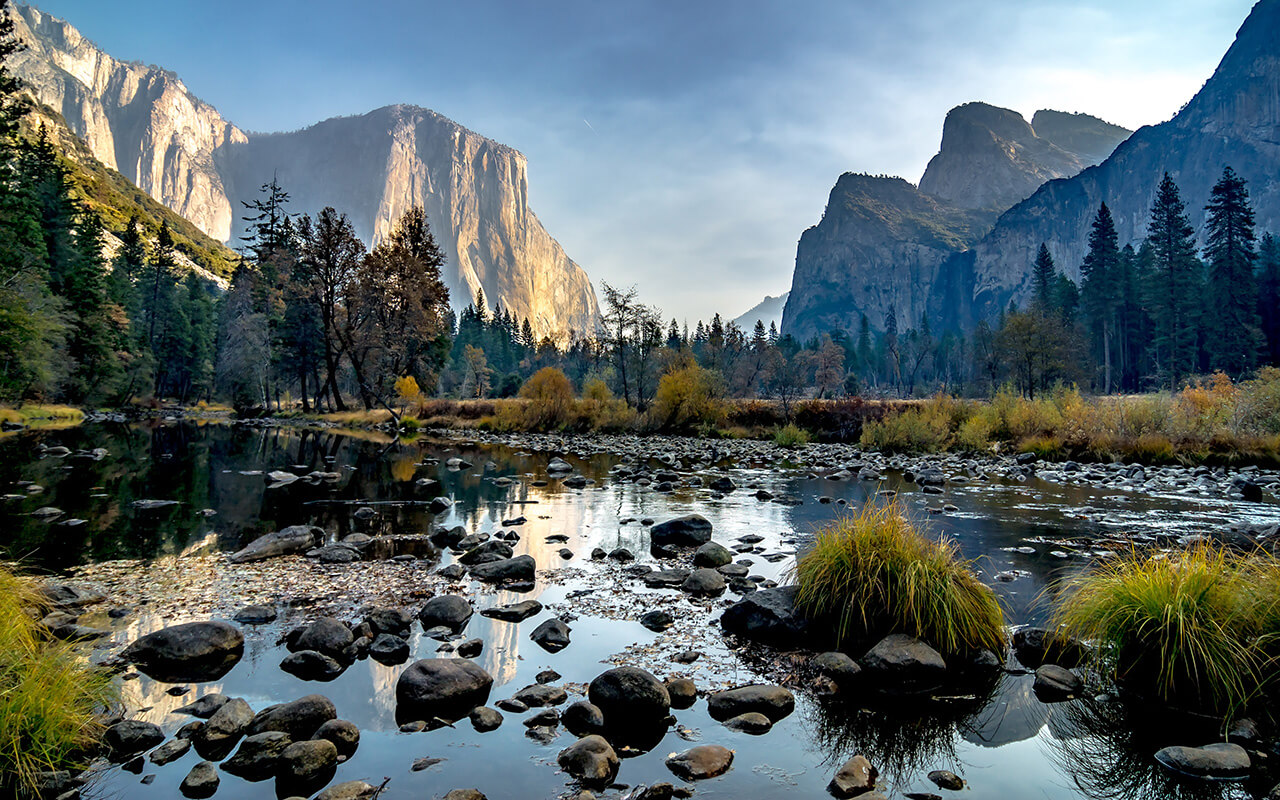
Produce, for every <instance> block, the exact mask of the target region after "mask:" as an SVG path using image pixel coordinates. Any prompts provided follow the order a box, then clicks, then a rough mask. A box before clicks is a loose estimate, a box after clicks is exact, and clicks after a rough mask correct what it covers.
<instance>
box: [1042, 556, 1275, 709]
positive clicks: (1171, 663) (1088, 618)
mask: <svg viewBox="0 0 1280 800" xmlns="http://www.w3.org/2000/svg"><path fill="white" fill-rule="evenodd" d="M1062 588H1063V590H1064V591H1063V593H1062V602H1061V604H1060V606H1059V609H1058V611H1057V622H1058V623H1059V624H1061V625H1062V627H1063V628H1064V629H1065V631H1066V632H1067V633H1069V634H1070V635H1072V636H1076V637H1078V638H1082V639H1086V640H1090V641H1092V642H1094V643H1095V644H1096V645H1098V646H1097V647H1096V648H1095V650H1096V653H1097V658H1098V660H1099V662H1100V663H1099V666H1100V667H1101V668H1102V669H1103V670H1104V672H1105V673H1106V674H1110V675H1111V676H1112V677H1114V678H1115V679H1117V680H1118V681H1120V682H1121V683H1123V684H1124V685H1126V686H1128V687H1130V688H1132V689H1135V690H1137V691H1138V692H1139V693H1144V692H1148V691H1154V692H1155V694H1156V696H1157V697H1159V698H1160V699H1161V700H1163V701H1165V702H1168V703H1173V702H1177V703H1179V704H1181V705H1184V706H1190V707H1195V708H1201V709H1205V710H1211V711H1215V712H1219V713H1231V712H1234V711H1237V710H1239V709H1241V708H1243V707H1244V706H1245V705H1246V704H1247V703H1248V702H1249V700H1250V699H1251V698H1253V697H1254V696H1256V695H1257V693H1258V692H1259V691H1261V690H1263V689H1265V688H1266V685H1267V683H1268V682H1269V681H1271V680H1273V679H1274V677H1275V676H1274V672H1275V670H1274V665H1275V661H1274V659H1273V658H1272V657H1271V656H1269V655H1268V651H1269V650H1271V649H1272V648H1273V647H1274V644H1275V641H1276V637H1277V635H1278V634H1280V611H1278V609H1277V602H1278V601H1277V594H1276V591H1277V589H1280V562H1277V560H1276V559H1275V558H1274V557H1272V556H1270V555H1266V554H1263V553H1256V554H1250V555H1247V556H1246V555H1240V554H1238V553H1234V552H1229V551H1227V550H1225V549H1223V548H1221V547H1217V546H1214V545H1209V544H1203V543H1202V544H1197V545H1195V546H1193V547H1192V548H1190V549H1188V550H1186V551H1183V552H1179V553H1154V554H1145V555H1144V554H1139V553H1136V552H1134V553H1130V554H1128V555H1126V556H1124V557H1120V558H1113V559H1109V560H1107V561H1105V562H1103V563H1100V564H1098V565H1096V566H1095V567H1093V568H1092V569H1091V570H1088V571H1086V572H1084V573H1081V574H1079V575H1077V576H1074V577H1072V578H1070V579H1068V580H1067V581H1065V582H1064V584H1063V585H1062Z"/></svg>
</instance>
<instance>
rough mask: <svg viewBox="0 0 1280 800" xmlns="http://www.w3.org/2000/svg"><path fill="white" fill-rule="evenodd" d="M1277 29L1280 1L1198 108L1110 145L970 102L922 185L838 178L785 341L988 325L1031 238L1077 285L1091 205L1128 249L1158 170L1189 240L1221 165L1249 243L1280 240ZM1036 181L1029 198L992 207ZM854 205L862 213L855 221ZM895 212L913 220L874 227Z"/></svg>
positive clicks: (802, 263) (1104, 132) (805, 255)
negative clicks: (1243, 211) (1253, 222)
mask: <svg viewBox="0 0 1280 800" xmlns="http://www.w3.org/2000/svg"><path fill="white" fill-rule="evenodd" d="M1278 30H1280V0H1260V2H1258V3H1257V4H1256V5H1255V6H1254V7H1253V10H1252V11H1251V12H1250V14H1249V17H1248V18H1247V19H1246V20H1245V22H1244V24H1243V25H1242V26H1241V27H1240V30H1239V32H1238V33H1237V35H1236V40H1235V42H1234V43H1233V44H1232V45H1231V47H1230V49H1229V50H1228V51H1227V53H1226V55H1225V56H1224V57H1223V59H1222V61H1221V63H1220V64H1219V65H1218V68H1217V69H1216V70H1215V71H1214V73H1213V75H1212V77H1210V78H1209V80H1208V81H1207V82H1206V83H1205V85H1204V86H1203V88H1201V90H1200V91H1199V92H1198V93H1197V94H1196V95H1195V97H1193V98H1192V99H1191V101H1190V102H1188V103H1187V104H1186V105H1185V106H1184V107H1183V108H1182V109H1181V110H1180V111H1179V112H1178V113H1177V114H1176V115H1175V116H1174V117H1173V118H1172V119H1170V120H1169V121H1167V122H1164V123H1161V124H1159V125H1153V126H1148V127H1144V128H1142V129H1140V130H1138V131H1137V132H1135V133H1133V134H1132V135H1131V136H1129V137H1128V138H1127V139H1124V140H1123V142H1121V143H1119V144H1118V145H1116V144H1115V142H1116V141H1117V139H1118V138H1119V137H1121V136H1122V135H1123V129H1118V128H1116V127H1115V126H1112V125H1109V124H1107V123H1104V122H1102V121H1101V120H1097V119H1096V118H1093V117H1088V116H1086V115H1072V114H1062V113H1059V112H1047V111H1041V112H1038V113H1036V115H1035V116H1034V117H1033V119H1032V121H1031V123H1030V124H1029V125H1028V124H1027V123H1025V121H1023V120H1021V118H1020V117H1017V115H1012V116H1010V115H1011V114H1012V112H1002V111H1001V110H1000V109H993V108H992V107H990V106H983V105H981V104H969V105H967V106H961V107H959V108H957V109H955V110H953V111H952V112H951V114H949V115H948V119H947V125H946V126H945V129H944V135H943V146H942V152H940V153H939V154H938V156H937V157H935V158H934V159H933V161H931V162H930V164H929V168H928V170H927V171H926V173H925V176H924V177H923V178H922V179H921V182H920V188H919V189H915V187H911V186H910V184H907V183H905V182H903V181H900V180H898V179H885V178H878V179H873V178H865V177H861V178H857V180H856V181H855V180H853V179H852V178H851V176H848V175H845V176H842V177H841V179H840V181H839V182H837V184H836V188H835V189H833V190H832V194H831V200H830V201H829V202H828V206H827V210H826V212H825V213H824V215H823V219H822V221H821V222H820V223H819V224H818V225H816V226H814V227H813V228H810V229H809V230H807V231H805V233H804V234H803V236H802V237H801V239H800V245H799V247H798V248H797V251H796V267H795V273H794V277H793V279H792V289H791V295H790V297H789V299H788V302H787V308H786V311H785V312H784V315H783V330H784V331H785V332H789V333H794V334H796V335H797V336H800V337H802V338H807V337H810V336H813V335H815V334H817V333H820V332H822V331H825V330H827V329H829V328H831V327H843V328H846V329H848V330H856V329H857V324H858V321H859V318H860V315H861V314H862V313H866V314H867V316H868V319H869V321H870V322H871V324H872V325H873V326H874V327H877V328H883V325H884V320H885V317H886V315H887V314H888V312H889V310H893V312H894V314H895V315H896V317H897V320H898V322H899V324H900V325H904V324H910V325H913V324H918V322H919V318H920V314H921V313H923V312H928V313H929V314H930V319H931V322H932V323H933V325H934V327H935V329H940V328H942V327H955V328H961V329H964V328H968V327H971V326H972V325H973V324H975V323H976V322H977V321H978V320H980V319H991V318H993V317H994V316H995V315H996V314H997V313H998V312H999V310H1000V309H1002V308H1006V307H1007V306H1008V305H1009V303H1011V302H1012V303H1017V304H1023V303H1025V301H1026V299H1027V297H1028V295H1029V293H1030V282H1031V264H1032V262H1033V260H1034V259H1035V254H1036V250H1037V249H1038V248H1039V246H1040V243H1041V242H1044V243H1046V244H1047V246H1048V248H1049V251H1050V252H1051V253H1052V254H1053V256H1054V259H1055V261H1056V262H1057V265H1058V267H1059V269H1061V270H1063V271H1064V272H1065V273H1066V274H1067V275H1068V276H1070V277H1071V278H1072V279H1074V280H1077V281H1078V280H1079V274H1080V264H1081V262H1082V261H1083V259H1084V254H1085V250H1086V243H1087V240H1088V232H1089V225H1090V223H1091V221H1092V218H1093V215H1094V214H1095V213H1096V212H1097V209H1098V206H1099V204H1100V203H1102V202H1104V201H1105V202H1106V203H1107V205H1108V206H1109V207H1110V208H1111V213H1112V216H1113V217H1114V218H1115V221H1116V228H1117V231H1118V233H1119V235H1120V241H1121V242H1122V243H1127V242H1134V243H1137V242H1139V241H1141V239H1142V238H1143V237H1144V236H1145V235H1146V225H1147V217H1148V215H1149V213H1150V209H1151V204H1152V201H1153V199H1154V197H1155V191H1156V187H1157V186H1158V184H1159V182H1160V178H1161V176H1162V175H1163V174H1164V173H1165V172H1166V171H1167V172H1168V173H1169V174H1170V175H1171V176H1172V177H1173V179H1174V180H1175V181H1176V182H1177V183H1178V186H1179V188H1180V189H1181V192H1182V196H1183V199H1184V200H1185V202H1186V204H1187V210H1188V213H1189V214H1190V217H1191V222H1192V225H1193V226H1195V227H1196V228H1197V230H1200V229H1201V228H1202V227H1203V224H1204V216H1205V215H1204V204H1205V202H1206V201H1207V200H1208V198H1209V192H1210V189H1211V188H1212V187H1213V184H1214V183H1215V182H1216V181H1217V180H1218V178H1219V177H1220V176H1221V174H1222V170H1223V167H1225V166H1231V167H1232V168H1234V169H1235V170H1236V171H1237V172H1238V173H1239V174H1240V175H1241V176H1242V177H1244V178H1245V179H1246V180H1247V181H1248V183H1249V192H1250V197H1251V200H1252V202H1253V206H1254V210H1255V212H1256V214H1257V229H1258V231H1259V233H1261V232H1264V231H1273V232H1280V181H1277V180H1276V178H1275V175H1276V173H1277V169H1278V168H1280V38H1277V36H1276V31H1278ZM1020 123H1021V124H1020ZM1112 148H1114V149H1113V150H1112ZM1090 164H1093V166H1089V165H1090ZM1055 173H1057V174H1055ZM1077 173H1078V174H1077ZM1038 181H1039V183H1038V184H1037V182H1038ZM1032 184H1037V185H1036V186H1035V187H1033V190H1032V191H1031V192H1030V196H1029V197H1025V199H1022V200H1021V201H1020V202H1013V203H1012V207H1008V208H1007V210H1006V209H1005V208H1001V206H1002V205H1003V204H1010V203H1011V198H1016V195H1017V194H1018V193H1019V192H1020V191H1025V187H1027V186H1031V185H1032ZM855 185H856V186H857V191H850V188H851V187H854V186H855ZM1019 187H1024V188H1019ZM930 203H933V205H934V206H936V211H928V208H929V204H930ZM851 204H852V205H854V206H858V205H860V206H861V208H860V209H858V210H857V213H854V212H853V211H851V209H850V206H851ZM960 211H968V212H969V214H970V215H971V216H968V217H966V216H963V215H959V214H958V212H960ZM1001 212H1002V213H1001ZM903 214H907V215H908V216H910V217H912V218H913V219H915V220H916V223H915V224H914V225H912V226H896V227H895V226H892V225H887V224H885V223H884V220H886V219H890V218H892V217H894V216H895V215H899V216H900V215H903ZM972 215H976V217H975V216H972ZM987 227H989V230H986V229H985V228H987ZM975 231H976V232H977V233H976V235H975ZM939 245H943V246H941V247H940V246H939Z"/></svg>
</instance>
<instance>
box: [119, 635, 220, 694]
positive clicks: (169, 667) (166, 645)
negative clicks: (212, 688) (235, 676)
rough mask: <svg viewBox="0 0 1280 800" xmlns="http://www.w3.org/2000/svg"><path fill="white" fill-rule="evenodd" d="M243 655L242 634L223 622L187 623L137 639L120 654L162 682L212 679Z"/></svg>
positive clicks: (216, 677)
mask: <svg viewBox="0 0 1280 800" xmlns="http://www.w3.org/2000/svg"><path fill="white" fill-rule="evenodd" d="M243 655H244V634H242V633H240V631H239V630H237V629H236V628H235V626H234V625H230V624H228V623H226V622H188V623H185V624H182V625H174V626H172V627H168V628H161V629H160V630H158V631H155V632H153V633H148V634H147V635H146V636H143V637H141V638H139V639H138V640H137V641H135V642H134V643H133V644H131V645H129V646H128V647H126V648H125V649H124V652H122V653H121V657H122V658H124V659H125V660H127V661H131V662H133V663H134V664H136V665H137V667H138V669H139V670H140V671H141V672H143V673H145V674H146V675H147V676H149V677H151V678H154V679H156V680H158V681H164V682H165V683H186V682H204V681H214V680H217V679H219V678H221V677H222V676H224V675H226V674H227V673H228V672H230V671H231V668H232V667H234V666H235V665H236V664H237V663H238V662H239V661H240V658H241V657H242V656H243Z"/></svg>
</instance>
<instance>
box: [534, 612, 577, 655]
mask: <svg viewBox="0 0 1280 800" xmlns="http://www.w3.org/2000/svg"><path fill="white" fill-rule="evenodd" d="M569 630H570V629H569V626H568V625H566V624H564V622H562V621H560V620H558V619H555V618H552V619H549V620H547V621H545V622H543V623H542V624H541V625H539V626H538V627H537V628H534V630H533V633H531V634H529V638H530V639H532V640H533V641H535V642H537V643H538V645H539V646H540V647H542V649H543V650H546V651H547V652H548V653H559V652H560V651H561V650H563V649H565V648H566V647H568V646H569Z"/></svg>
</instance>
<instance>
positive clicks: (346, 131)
mask: <svg viewBox="0 0 1280 800" xmlns="http://www.w3.org/2000/svg"><path fill="white" fill-rule="evenodd" d="M14 18H15V22H16V27H17V31H18V35H19V36H20V37H21V38H22V39H23V40H24V41H25V42H26V43H27V49H26V50H25V51H23V52H22V53H21V54H19V56H17V58H16V59H15V61H14V71H15V73H16V74H17V75H18V76H19V77H20V78H22V79H23V80H24V81H26V82H27V84H28V85H29V86H30V87H31V89H32V91H33V93H34V94H35V95H36V97H37V99H38V100H39V101H40V102H41V103H44V104H45V105H47V106H49V107H51V108H52V109H53V110H54V111H56V112H57V113H59V114H61V116H62V117H63V118H64V119H65V120H66V122H67V125H68V127H69V128H70V129H71V130H72V131H73V132H74V133H75V134H76V135H78V136H79V137H81V138H82V139H83V140H84V141H85V143H86V144H87V145H88V147H89V150H90V151H91V152H92V153H93V155H94V156H95V157H96V158H97V159H98V160H99V161H101V162H102V163H103V164H105V165H106V166H107V167H110V168H112V169H115V170H118V171H119V172H120V173H121V174H123V175H124V176H125V177H126V178H128V179H129V180H131V181H133V182H134V183H136V184H137V185H138V186H139V187H140V188H141V189H142V190H143V191H145V192H147V193H148V194H149V195H151V196H152V197H153V198H155V199H156V200H159V201H160V202H162V203H164V204H165V205H166V206H168V207H169V208H171V209H173V210H174V211H177V212H178V213H179V214H181V215H182V216H184V217H186V218H187V219H189V220H191V221H192V222H193V223H195V224H196V225H197V226H198V227H199V228H200V229H201V230H203V231H204V232H205V233H207V234H209V235H210V236H212V237H214V238H216V239H218V240H221V241H234V240H235V238H236V237H237V236H238V235H239V232H240V231H239V226H240V225H241V224H242V223H241V222H240V220H239V217H240V216H241V208H242V206H241V202H242V201H246V200H251V199H253V198H255V197H256V196H257V194H258V191H259V188H260V186H261V185H262V184H263V183H266V182H268V181H270V180H271V178H272V175H273V174H275V175H277V176H278V178H279V180H280V182H281V184H282V185H283V186H284V187H285V188H286V190H287V191H289V192H290V193H291V195H292V204H291V206H292V208H293V209H294V210H297V211H305V212H310V213H314V212H316V211H319V210H320V209H321V208H322V207H323V206H325V205H332V206H334V207H335V208H337V209H339V210H340V211H343V212H345V213H346V214H347V215H348V216H350V217H351V219H352V222H353V223H354V224H355V226H356V229H357V231H358V232H359V233H360V235H361V236H362V237H363V238H364V239H365V241H366V243H370V244H373V243H376V242H377V241H378V240H379V239H380V237H381V236H383V235H384V234H386V233H387V231H388V230H389V229H390V227H391V226H392V225H393V224H394V223H395V220H396V219H397V218H398V216H399V215H400V214H401V213H402V212H403V211H404V210H405V209H406V208H408V207H409V205H411V204H414V203H417V204H420V205H422V206H423V207H424V208H425V209H426V211H427V214H428V219H429V220H430V222H431V224H432V228H433V230H434V231H435V234H436V237H437V240H438V241H439V242H440V244H441V247H442V248H443V249H444V250H445V253H446V255H447V257H448V266H447V267H446V274H445V280H446V283H447V284H448V286H449V289H450V292H451V294H452V298H453V302H454V304H455V306H458V307H460V306H463V305H466V303H467V302H469V301H470V300H471V299H472V298H473V297H474V296H475V293H476V291H477V290H479V289H483V290H484V293H485V296H486V298H488V300H489V303H490V304H496V303H501V304H502V305H503V307H505V308H507V309H509V310H511V311H512V312H514V313H515V314H516V315H517V316H518V317H522V318H528V319H529V320H530V322H531V324H532V326H533V329H534V331H535V332H536V333H537V334H539V335H543V334H557V333H560V334H562V333H566V332H568V331H571V330H572V331H578V332H584V331H588V330H592V329H594V327H595V325H596V322H597V320H598V318H599V307H598V305H597V302H596V297H595V292H594V290H593V289H592V287H591V282H590V280H589V279H588V277H587V275H586V272H585V271H584V270H583V269H582V268H581V267H580V266H579V265H577V264H576V263H574V261H573V260H572V259H570V258H569V257H568V256H567V255H566V254H565V252H564V250H563V248H561V246H560V245H559V244H558V243H557V242H556V241H555V239H553V238H552V237H551V235H550V234H549V233H547V231H546V229H544V228H543V227H542V224H541V223H540V222H539V221H538V218H537V216H535V215H534V213H533V211H532V210H531V209H530V208H529V204H528V178H527V169H526V161H525V158H524V156H523V155H521V154H520V153H519V152H518V151H516V150H514V149H512V148H510V147H507V146H505V145H501V144H499V143H497V142H494V141H492V140H490V139H486V138H484V137H483V136H480V135H479V134H477V133H474V132H473V131H470V130H467V129H466V128H464V127H462V126H461V125H458V124H457V123H455V122H452V121H451V120H448V119H446V118H444V117H442V116H440V115H439V114H436V113H434V112H432V111H428V110H426V109H421V108H417V107H413V106H389V107H386V108H381V109H377V110H376V111H372V112H370V113H368V114H364V115H361V116H356V117H343V118H337V119H331V120H326V121H324V122H321V123H319V124H317V125H314V126H311V127H309V128H306V129H304V130H301V131H296V132H293V133H287V134H256V133H247V132H245V131H243V130H241V129H240V128H238V127H236V126H235V125H234V124H232V123H231V122H229V121H227V120H226V119H224V118H223V117H222V116H221V115H220V114H219V113H218V111H217V110H216V109H215V108H213V107H212V106H210V105H209V104H207V103H204V102H203V101H201V100H200V99H199V98H197V97H195V96H194V95H193V94H192V93H191V92H190V91H189V90H188V89H187V87H186V86H185V85H184V84H183V83H182V81H181V80H179V79H178V77H177V76H176V75H174V74H173V73H171V72H168V71H166V70H163V69H160V68H159V67H154V66H147V65H142V64H138V63H130V62H124V61H120V60H117V59H115V58H113V57H112V56H110V55H108V54H106V53H104V52H102V51H101V50H100V49H99V48H98V47H97V46H95V45H94V44H93V43H92V42H90V41H89V40H87V39H85V38H84V37H83V36H81V35H80V33H79V32H78V31H77V30H76V29H75V28H74V27H72V26H71V25H70V24H68V23H67V22H64V21H62V20H59V19H56V18H54V17H51V16H49V15H48V14H45V13H43V12H41V11H39V10H37V9H35V8H32V7H30V6H18V7H17V8H16V9H15V13H14Z"/></svg>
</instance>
